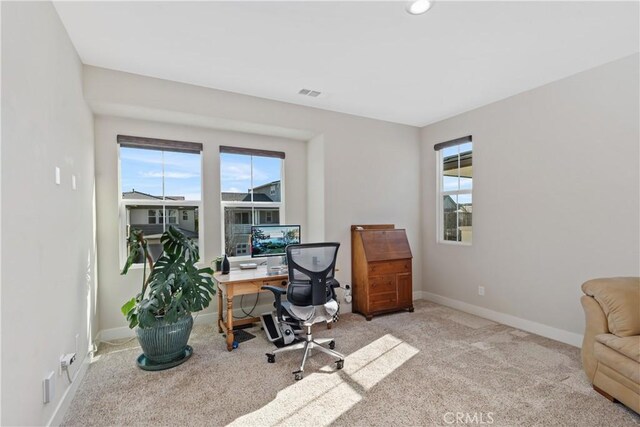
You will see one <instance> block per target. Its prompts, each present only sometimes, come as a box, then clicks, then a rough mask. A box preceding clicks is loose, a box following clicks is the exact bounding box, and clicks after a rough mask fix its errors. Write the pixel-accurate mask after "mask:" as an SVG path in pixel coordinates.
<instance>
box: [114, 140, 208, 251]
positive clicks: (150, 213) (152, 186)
mask: <svg viewBox="0 0 640 427" xmlns="http://www.w3.org/2000/svg"><path fill="white" fill-rule="evenodd" d="M118 143H119V155H120V196H121V197H120V224H121V234H120V248H121V250H120V258H121V259H120V261H121V263H122V264H124V261H125V260H126V258H127V256H128V248H127V244H126V241H127V237H128V236H129V233H130V232H131V230H132V229H138V230H142V231H143V232H144V235H145V237H146V238H147V241H148V243H149V249H150V251H151V254H152V256H153V257H154V259H157V258H158V257H159V256H160V255H161V254H162V244H161V243H160V236H161V235H162V233H163V232H164V231H165V230H166V228H167V227H168V226H169V225H173V226H175V227H177V228H179V229H180V231H182V232H183V233H184V234H185V235H186V236H188V237H190V238H192V239H194V240H195V241H196V242H200V241H201V240H200V227H199V220H198V219H199V211H200V204H201V187H202V182H201V170H202V163H201V151H202V145H201V144H196V143H188V142H180V141H167V140H158V139H150V138H139V137H130V136H123V135H118ZM179 211H181V212H182V219H183V221H182V222H180V223H179V222H178V217H179V215H178V212H179ZM190 216H191V218H192V219H191V220H189V217H190ZM200 246H202V245H200ZM139 262H142V259H140V260H139Z"/></svg>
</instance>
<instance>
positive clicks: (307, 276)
mask: <svg viewBox="0 0 640 427" xmlns="http://www.w3.org/2000/svg"><path fill="white" fill-rule="evenodd" d="M339 247H340V243H307V244H299V245H289V246H287V249H286V251H287V267H288V269H289V284H288V286H287V289H286V290H285V289H282V288H278V287H275V286H263V287H262V289H265V290H270V291H271V292H273V295H274V297H275V303H274V306H275V308H276V318H277V322H278V327H279V328H280V330H281V331H282V333H283V338H284V339H285V342H291V344H290V345H287V346H284V347H280V348H277V349H275V350H274V351H273V352H271V353H267V361H268V362H269V363H274V362H275V361H276V354H278V353H283V352H285V351H293V350H299V349H304V354H303V356H302V363H301V364H300V369H299V370H297V371H294V372H293V374H294V375H295V379H296V380H301V379H302V377H303V373H304V364H305V362H306V361H307V357H308V356H309V355H310V353H311V349H314V348H315V349H318V350H320V351H322V352H323V353H327V354H329V355H331V356H334V357H337V358H338V360H337V361H336V362H335V363H336V366H337V368H338V369H342V367H343V366H344V356H343V355H342V354H340V353H338V352H337V351H334V350H333V349H334V348H335V341H334V340H333V338H319V339H313V336H312V335H311V326H312V325H313V324H314V323H318V322H326V323H329V322H332V321H333V318H334V316H335V315H336V313H337V312H338V303H337V302H336V294H335V290H334V288H336V287H339V286H340V284H339V283H338V281H337V280H335V279H334V274H335V266H336V257H337V255H338V248H339ZM285 294H286V295H287V301H282V296H283V295H285ZM303 332H304V335H303ZM327 343H328V344H329V348H326V347H323V346H322V345H323V344H327Z"/></svg>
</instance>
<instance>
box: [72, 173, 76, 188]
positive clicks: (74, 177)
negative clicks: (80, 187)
mask: <svg viewBox="0 0 640 427" xmlns="http://www.w3.org/2000/svg"><path fill="white" fill-rule="evenodd" d="M71 188H73V189H74V190H75V189H76V176H75V175H71Z"/></svg>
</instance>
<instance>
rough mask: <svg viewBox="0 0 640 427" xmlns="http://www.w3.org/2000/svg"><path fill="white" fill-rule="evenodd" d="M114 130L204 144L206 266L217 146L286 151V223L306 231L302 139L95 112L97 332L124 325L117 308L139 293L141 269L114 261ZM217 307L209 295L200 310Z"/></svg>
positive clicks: (216, 229)
mask: <svg viewBox="0 0 640 427" xmlns="http://www.w3.org/2000/svg"><path fill="white" fill-rule="evenodd" d="M118 134H123V135H134V136H142V137H150V138H161V139H173V140H181V141H191V142H201V143H202V144H203V152H202V160H203V171H202V172H203V173H202V176H203V187H202V194H203V201H202V210H201V211H200V222H199V223H200V226H201V227H202V229H203V235H204V242H201V243H200V247H201V257H202V260H203V262H205V263H206V264H209V265H210V264H211V262H212V261H213V260H214V259H215V258H216V257H218V256H219V255H220V254H221V253H222V245H221V237H220V236H221V234H222V229H221V223H220V221H221V211H220V202H219V201H220V158H219V146H220V145H230V146H237V147H246V148H267V149H271V150H277V151H284V152H285V153H286V159H285V162H284V164H285V172H284V174H285V179H286V185H285V197H286V206H285V218H286V221H287V222H288V223H296V224H300V225H301V226H302V230H305V229H306V220H307V197H306V189H307V184H306V182H307V171H306V159H307V148H306V144H305V143H304V142H301V141H295V140H292V139H286V138H278V137H272V136H260V135H252V134H246V133H240V132H228V131H220V130H213V129H206V128H200V127H194V126H181V125H176V124H167V123H159V122H152V121H145V120H135V119H125V118H118V117H107V116H97V117H96V120H95V141H96V143H95V145H96V158H97V159H98V161H97V162H96V177H97V178H96V189H97V211H98V250H99V253H100V257H99V259H98V265H99V271H100V273H99V279H100V290H99V292H100V295H99V296H100V298H99V300H98V306H99V313H100V316H99V319H100V329H101V330H110V329H114V328H122V327H125V326H126V321H125V318H124V316H123V315H122V313H121V312H120V307H121V306H122V304H124V302H125V301H127V300H128V299H131V297H132V296H135V295H136V294H137V293H138V292H140V286H141V280H142V270H141V269H138V270H132V271H131V272H130V273H128V274H127V275H126V276H121V275H120V270H121V267H122V266H121V265H120V263H119V240H118V236H119V228H118V227H119V221H118V194H119V189H118V173H117V172H118V145H117V144H116V138H117V135H118ZM145 212H146V211H145ZM145 220H146V217H145ZM271 299H273V297H271ZM267 300H268V295H266V294H265V297H264V298H262V301H264V302H265V303H267ZM271 302H272V301H271ZM251 303H253V299H251ZM245 305H246V304H245ZM216 308H217V307H216V299H215V297H214V300H213V301H212V303H211V305H210V307H209V308H208V309H207V310H205V311H204V312H203V313H213V312H214V311H217V310H216ZM114 332H115V331H112V332H110V334H111V335H109V336H113V333H114ZM127 332H128V331H126V330H125V331H120V332H119V333H120V334H126V333H127ZM115 333H116V334H117V333H118V332H115Z"/></svg>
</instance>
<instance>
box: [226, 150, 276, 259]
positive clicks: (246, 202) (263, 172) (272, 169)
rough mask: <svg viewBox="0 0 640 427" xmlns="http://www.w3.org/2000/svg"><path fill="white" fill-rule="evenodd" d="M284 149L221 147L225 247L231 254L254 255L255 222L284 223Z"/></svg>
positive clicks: (258, 223)
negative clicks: (252, 231) (282, 221)
mask: <svg viewBox="0 0 640 427" xmlns="http://www.w3.org/2000/svg"><path fill="white" fill-rule="evenodd" d="M284 157H285V156H284V153H282V152H277V151H266V150H253V149H245V148H237V147H226V146H221V147H220V187H221V188H220V198H221V206H222V236H223V242H222V244H223V248H224V251H225V253H226V254H227V255H228V256H230V257H237V256H247V255H250V253H249V247H250V241H251V226H252V225H261V224H280V221H281V220H283V217H284V202H283V193H282V189H283V186H282V182H283V170H284Z"/></svg>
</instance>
